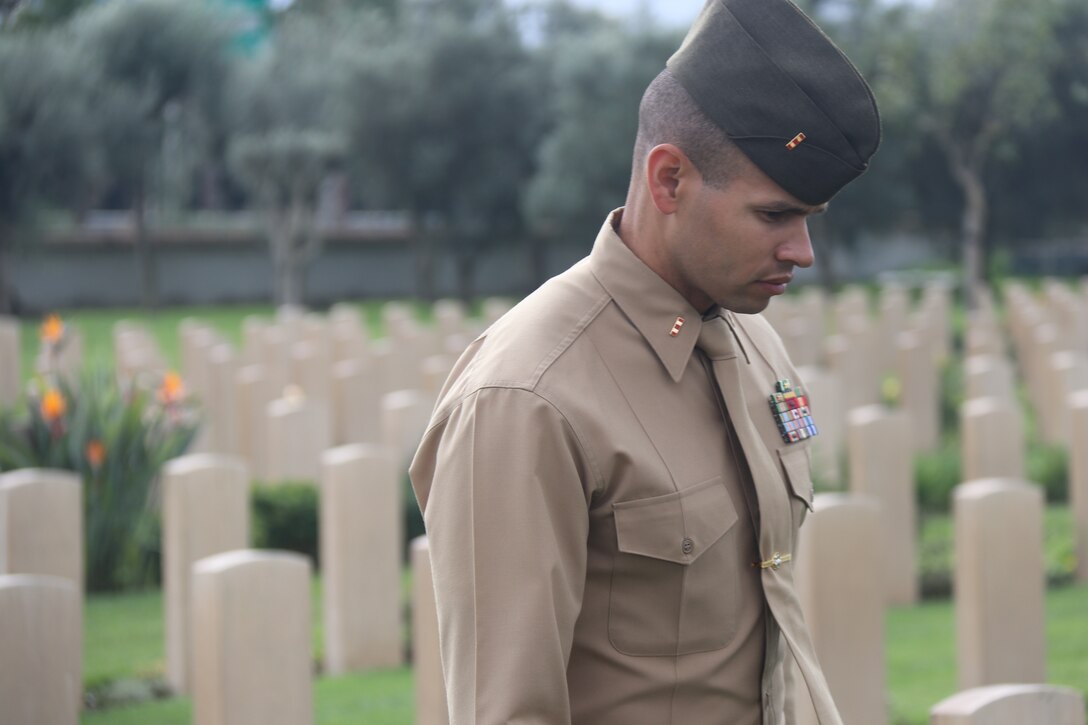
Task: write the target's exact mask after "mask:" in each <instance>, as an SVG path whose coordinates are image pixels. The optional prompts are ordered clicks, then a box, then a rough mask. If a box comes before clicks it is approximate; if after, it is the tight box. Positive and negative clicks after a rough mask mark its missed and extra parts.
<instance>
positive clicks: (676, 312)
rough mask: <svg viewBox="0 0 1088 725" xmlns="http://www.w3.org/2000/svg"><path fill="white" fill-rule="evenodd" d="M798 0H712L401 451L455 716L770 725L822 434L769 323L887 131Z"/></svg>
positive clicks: (811, 674) (795, 651)
mask: <svg viewBox="0 0 1088 725" xmlns="http://www.w3.org/2000/svg"><path fill="white" fill-rule="evenodd" d="M879 134H880V132H879V119H878V116H877V111H876V106H875V104H874V102H873V99H872V95H871V93H870V92H869V89H868V86H867V85H866V84H865V82H864V80H863V79H862V78H861V76H860V75H858V73H857V71H856V70H855V69H854V68H853V66H852V65H851V64H850V62H849V61H848V60H847V59H846V58H845V56H843V55H842V54H841V53H840V52H839V51H838V49H837V48H835V46H834V45H833V44H832V43H831V42H830V41H829V40H828V39H827V38H826V37H825V36H824V35H823V34H822V33H821V32H820V31H819V29H817V28H816V26H815V25H813V24H812V23H811V21H809V20H808V18H806V17H805V16H804V15H803V14H802V13H801V11H800V10H798V9H797V8H796V7H795V6H793V5H792V4H791V3H789V2H788V0H710V2H708V3H707V6H706V8H705V9H704V11H703V13H702V15H701V16H700V18H699V20H698V21H697V22H696V25H695V26H694V27H693V29H692V31H691V32H690V33H689V35H688V38H687V39H686V40H685V42H684V44H683V46H682V47H681V48H680V50H679V51H678V52H677V53H676V54H675V55H674V56H673V57H672V58H671V59H670V61H669V63H668V68H667V69H666V70H665V71H663V72H662V74H661V75H659V76H658V78H657V79H655V80H654V82H653V83H652V84H651V85H650V87H649V88H648V89H647V91H646V94H645V96H644V98H643V101H642V105H641V107H640V109H639V136H638V140H637V142H636V148H635V152H634V163H633V170H632V180H631V186H630V189H629V192H628V197H627V203H626V206H625V207H624V208H623V209H620V210H617V211H614V212H613V213H612V214H611V215H610V216H609V217H608V219H607V221H606V222H605V224H604V225H603V227H602V229H601V231H600V234H599V235H598V237H597V240H596V242H595V243H594V245H593V250H592V252H591V253H590V255H589V256H588V257H587V258H586V259H584V260H582V261H581V262H579V263H578V264H576V265H575V266H574V267H572V268H571V269H570V270H568V271H567V272H565V273H563V274H562V275H559V276H558V277H556V278H554V279H552V280H550V281H549V282H547V283H546V284H545V285H543V286H542V287H541V288H540V289H539V290H537V291H536V292H535V293H533V294H532V295H530V296H529V297H528V298H526V299H525V300H524V301H523V302H522V303H521V304H519V305H518V306H517V307H515V308H514V309H513V310H512V311H511V312H510V313H508V314H507V315H506V316H505V317H503V318H502V319H501V320H499V321H498V322H497V323H495V324H494V325H493V326H492V327H491V328H490V329H489V330H488V331H487V332H486V333H484V334H483V335H482V336H481V337H480V338H479V339H477V340H476V341H475V342H474V343H472V345H471V346H470V347H469V349H468V350H467V351H466V352H465V354H464V355H463V356H462V358H461V359H460V361H459V362H458V363H457V365H456V367H455V369H454V371H453V373H452V374H451V376H450V378H449V380H448V381H447V383H446V385H445V387H444V389H443V391H442V393H441V395H440V399H439V403H438V405H437V407H436V409H435V412H434V416H433V418H432V420H431V424H430V427H429V429H428V431H427V433H426V435H425V437H424V440H423V443H422V444H421V446H420V449H419V451H418V453H417V454H416V457H415V460H414V461H413V463H412V468H411V475H412V483H413V486H414V488H415V491H416V495H417V497H418V500H419V503H420V506H421V507H422V509H423V512H424V519H425V522H426V525H427V532H428V536H429V538H430V548H431V557H432V567H433V576H434V585H435V593H436V599H437V605H438V613H439V628H440V633H441V647H442V661H443V670H444V674H445V679H446V689H447V695H448V701H449V708H450V720H451V722H452V723H454V725H464V724H467V723H483V724H487V725H493V724H498V723H522V724H528V723H533V724H545V723H547V724H549V725H551V724H561V723H577V724H580V725H666V724H671V723H675V724H676V725H680V724H681V723H685V724H691V725H711V724H731V725H732V724H736V725H758V724H763V725H772V724H775V723H783V722H784V709H785V696H786V693H785V691H784V684H783V680H784V677H783V663H784V661H785V659H786V656H787V651H789V652H790V654H791V655H792V657H793V659H795V660H796V661H797V664H798V669H799V671H800V673H801V676H802V677H803V679H804V681H805V682H806V684H807V685H808V689H809V692H810V694H811V696H812V699H813V702H814V705H815V708H816V712H817V713H818V715H819V717H820V722H821V723H822V725H831V724H834V723H839V722H840V718H839V715H838V713H837V711H836V710H835V706H834V703H833V702H832V701H831V697H830V695H829V693H828V691H827V685H826V683H825V682H824V679H823V675H822V674H821V673H820V669H819V665H818V664H817V663H816V660H815V657H814V655H813V653H812V646H811V643H810V641H809V637H808V634H807V632H806V630H805V626H804V623H803V621H802V620H801V614H800V610H799V606H798V602H797V598H796V595H795V593H794V588H793V575H792V567H791V563H790V562H791V559H792V555H793V549H794V545H795V541H796V534H797V528H798V527H799V526H800V524H801V522H802V520H803V518H804V516H805V513H806V511H807V510H808V507H809V505H810V502H811V500H812V489H811V484H810V475H809V455H808V450H807V449H808V444H809V441H808V438H810V437H811V436H812V435H815V434H816V433H817V428H816V424H815V422H814V421H813V419H812V417H811V411H809V410H808V408H807V400H806V399H805V396H804V390H803V386H801V385H800V384H799V381H798V380H797V375H796V371H795V370H794V369H793V366H792V365H791V364H790V361H789V359H788V358H787V356H786V353H785V350H784V348H783V346H782V344H781V341H780V340H779V338H778V336H777V335H776V334H775V333H774V331H773V330H772V329H771V328H770V327H769V326H768V325H767V323H766V322H764V320H763V319H762V318H761V317H758V316H755V315H753V313H756V312H759V311H761V310H762V309H764V308H765V307H766V305H767V303H768V301H769V300H770V298H771V297H772V296H774V295H778V294H781V293H782V292H784V291H785V289H786V286H787V284H788V283H789V281H790V277H791V275H792V270H793V269H794V267H807V266H809V265H810V264H812V261H813V253H812V247H811V244H810V241H809V237H808V231H807V226H806V224H807V221H806V220H807V217H808V216H809V215H810V214H814V213H818V212H821V211H823V210H824V208H825V207H826V205H827V202H828V200H829V199H830V198H831V197H832V196H833V195H834V194H835V193H836V192H837V191H838V190H839V189H840V188H841V187H842V186H844V185H845V184H846V183H848V182H849V181H850V180H852V179H853V178H855V177H856V176H858V175H859V174H860V173H861V172H862V171H864V169H865V168H866V165H867V163H868V159H869V157H870V156H871V155H872V153H873V152H874V151H875V149H876V146H877V144H878V143H879Z"/></svg>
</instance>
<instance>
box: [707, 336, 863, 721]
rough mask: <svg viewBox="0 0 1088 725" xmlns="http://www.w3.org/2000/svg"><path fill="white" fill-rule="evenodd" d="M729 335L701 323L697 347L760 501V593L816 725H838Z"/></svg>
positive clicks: (778, 497)
mask: <svg viewBox="0 0 1088 725" xmlns="http://www.w3.org/2000/svg"><path fill="white" fill-rule="evenodd" d="M733 335H734V333H733V331H732V330H731V329H730V327H729V325H728V324H727V323H726V321H725V320H724V319H723V318H722V317H720V316H719V317H714V318H712V319H710V320H706V321H704V322H703V326H702V329H701V330H700V331H699V341H698V342H697V343H696V345H697V346H698V347H699V348H700V349H701V350H702V351H703V352H704V353H705V354H706V356H707V357H708V358H709V359H710V362H711V366H712V368H713V370H714V379H715V381H716V382H717V386H718V390H719V392H720V393H721V396H722V402H723V403H724V404H725V410H726V414H727V415H728V416H729V418H730V421H727V422H731V423H732V425H733V428H734V430H735V431H736V434H737V439H738V440H739V441H740V444H741V447H742V448H743V449H744V456H745V458H746V459H747V461H748V467H749V469H750V471H751V474H752V480H753V482H754V486H755V491H756V498H757V500H758V502H759V521H760V527H759V550H760V552H761V553H760V558H761V559H763V560H764V561H763V563H762V565H761V566H762V567H763V592H764V595H765V596H766V597H767V605H768V606H769V607H770V610H771V612H772V614H773V615H774V618H775V621H777V622H778V626H779V628H780V629H781V631H782V636H784V637H785V638H786V642H787V644H789V647H790V650H791V651H792V652H793V657H794V659H795V660H796V661H797V666H798V669H799V670H800V671H801V675H802V676H803V677H804V679H805V684H806V685H807V686H808V691H809V694H810V695H811V697H812V704H813V706H814V708H815V710H816V715H817V717H818V718H819V720H820V725H842V718H841V717H840V716H839V712H838V710H837V709H836V707H835V703H834V701H833V700H832V698H831V691H830V690H829V689H828V687H827V681H826V680H825V679H824V675H823V672H822V671H821V670H820V666H819V664H818V663H817V660H816V655H815V652H814V650H813V647H812V641H811V639H810V638H809V635H808V629H807V628H806V626H805V622H804V619H803V618H802V616H801V604H800V602H799V601H798V599H797V592H796V591H795V589H794V585H793V566H792V564H791V563H790V562H789V558H790V557H789V556H787V555H788V554H789V555H792V544H793V538H794V532H793V523H792V517H791V509H790V502H789V494H788V493H787V492H786V482H785V481H784V480H782V474H781V473H780V472H779V468H778V466H777V465H776V464H775V462H774V460H773V459H772V458H771V452H770V451H769V450H767V447H766V446H765V445H764V444H763V441H762V439H761V438H760V436H759V433H758V432H757V431H756V428H755V425H754V424H753V423H752V420H751V418H750V417H749V416H748V407H747V404H746V401H745V396H744V385H743V383H742V379H741V375H742V371H741V361H742V358H740V357H738V355H737V348H738V345H737V343H736V341H735V340H734V337H733Z"/></svg>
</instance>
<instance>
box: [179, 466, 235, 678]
mask: <svg viewBox="0 0 1088 725" xmlns="http://www.w3.org/2000/svg"><path fill="white" fill-rule="evenodd" d="M162 476H163V501H162V576H163V581H162V585H163V609H164V618H165V622H166V679H167V682H169V683H170V686H171V687H172V688H173V689H174V691H175V692H178V693H187V692H189V691H190V685H191V683H192V671H191V662H192V652H191V650H190V647H189V643H190V642H191V641H192V637H191V635H192V632H191V620H190V616H191V609H190V602H191V594H192V586H191V576H192V567H193V564H194V563H196V562H197V561H199V560H200V559H203V558H205V557H208V556H211V555H213V554H219V553H221V552H224V551H232V550H234V549H244V548H246V547H247V546H249V472H248V471H247V470H246V466H245V464H244V463H242V461H241V460H239V459H238V458H235V457H231V456H223V455H214V454H208V453H193V454H190V455H187V456H183V457H181V458H175V459H174V460H172V461H169V462H167V464H166V465H165V466H164V467H163V473H162Z"/></svg>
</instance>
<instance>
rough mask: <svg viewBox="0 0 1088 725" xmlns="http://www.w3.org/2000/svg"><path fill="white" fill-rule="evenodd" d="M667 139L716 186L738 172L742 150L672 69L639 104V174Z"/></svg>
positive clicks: (636, 168) (636, 167) (636, 161)
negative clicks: (700, 106)
mask: <svg viewBox="0 0 1088 725" xmlns="http://www.w3.org/2000/svg"><path fill="white" fill-rule="evenodd" d="M663 143H671V144H674V145H676V146H677V147H678V148H679V149H680V150H681V151H683V152H684V153H685V154H687V157H688V158H689V159H690V160H691V163H693V164H694V165H695V168H697V169H698V170H699V173H700V174H702V176H703V180H704V181H705V182H706V183H707V184H708V185H710V186H712V187H714V188H718V189H720V188H722V187H724V186H725V185H726V184H728V183H729V181H730V179H732V178H733V176H734V175H735V174H736V173H737V170H738V164H739V162H738V158H737V155H738V154H740V153H741V150H740V149H739V148H737V146H736V145H735V144H734V143H733V142H732V141H730V140H729V136H728V135H727V134H726V133H725V131H723V130H722V129H721V128H719V127H718V126H717V125H716V124H715V123H714V122H713V121H711V120H710V119H709V118H707V116H706V114H705V113H703V111H702V110H701V109H700V108H699V106H698V105H697V104H696V103H695V101H694V100H693V99H692V97H691V95H690V94H688V92H687V91H686V90H685V89H684V87H683V86H682V85H680V81H678V80H677V79H676V77H675V76H674V75H673V74H672V73H671V72H670V71H669V70H668V69H666V70H663V71H661V73H659V74H658V75H657V77H656V78H654V79H653V81H651V82H650V85H649V86H648V87H647V88H646V92H645V93H644V94H643V95H642V103H640V104H639V107H638V136H637V137H636V139H635V151H634V159H633V167H634V168H633V170H632V173H633V174H634V175H635V176H637V175H638V174H639V173H640V172H641V170H642V165H643V164H644V163H645V162H646V156H647V155H648V154H649V153H650V150H651V149H652V148H654V147H655V146H657V145H659V144H663Z"/></svg>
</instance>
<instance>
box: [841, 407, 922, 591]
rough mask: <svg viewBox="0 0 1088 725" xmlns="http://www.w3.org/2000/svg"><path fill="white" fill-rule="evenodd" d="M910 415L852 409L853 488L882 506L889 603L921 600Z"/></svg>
mask: <svg viewBox="0 0 1088 725" xmlns="http://www.w3.org/2000/svg"><path fill="white" fill-rule="evenodd" d="M910 427H911V423H910V418H908V417H907V415H906V414H905V413H903V412H902V411H891V410H888V409H886V408H884V407H882V406H879V405H871V406H866V407H864V408H856V409H854V410H852V411H850V416H849V432H848V445H847V448H848V451H849V454H848V455H849V459H850V491H851V492H853V493H858V494H867V495H870V496H873V497H874V498H875V499H876V500H877V501H878V502H879V503H880V508H881V516H882V517H883V523H882V524H881V527H880V530H881V533H882V535H883V539H882V544H881V551H882V552H883V561H884V564H883V566H881V567H880V571H882V572H883V575H884V584H885V587H886V589H885V591H886V594H887V600H886V601H887V602H888V603H889V604H912V603H914V602H916V601H917V600H918V576H917V564H916V561H915V549H916V545H915V542H916V538H917V536H916V530H917V515H916V513H915V502H914V463H913V462H914V447H913V444H912V442H911V430H910Z"/></svg>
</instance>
